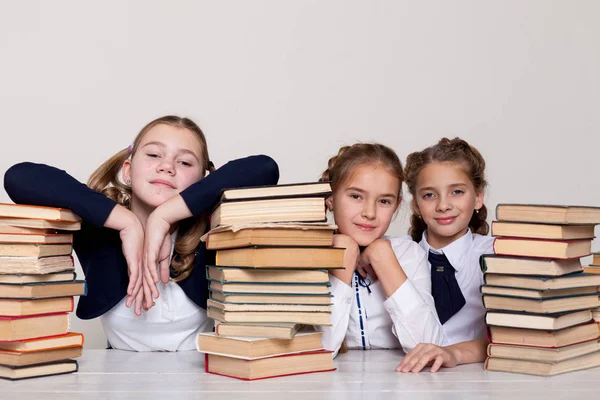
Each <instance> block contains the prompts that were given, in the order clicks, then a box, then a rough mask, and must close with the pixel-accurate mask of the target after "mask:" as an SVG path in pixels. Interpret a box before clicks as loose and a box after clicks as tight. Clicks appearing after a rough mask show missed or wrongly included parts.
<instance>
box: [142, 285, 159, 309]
mask: <svg viewBox="0 0 600 400" xmlns="http://www.w3.org/2000/svg"><path fill="white" fill-rule="evenodd" d="M143 281H144V282H143V285H142V290H141V292H143V294H144V301H143V304H144V308H145V309H146V310H149V309H150V308H152V306H153V305H154V299H155V298H156V297H158V296H156V297H152V290H151V288H150V283H149V282H148V280H147V279H144V280H143Z"/></svg>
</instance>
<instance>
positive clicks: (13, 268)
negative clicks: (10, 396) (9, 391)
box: [0, 204, 86, 380]
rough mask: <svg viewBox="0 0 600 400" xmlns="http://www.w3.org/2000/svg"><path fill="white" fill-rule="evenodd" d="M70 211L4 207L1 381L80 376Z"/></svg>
mask: <svg viewBox="0 0 600 400" xmlns="http://www.w3.org/2000/svg"><path fill="white" fill-rule="evenodd" d="M80 221H81V219H80V218H79V217H78V216H77V215H75V214H73V213H72V212H71V211H69V210H65V209H59V208H51V207H38V206H26V205H18V204H0V377H1V378H6V379H13V380H15V379H24V378H33V377H38V376H47V375H57V374H63V373H70V372H75V371H77V368H78V366H77V361H75V360H73V358H76V357H79V356H81V354H82V350H83V335H82V334H80V333H69V332H68V329H69V314H68V313H69V312H72V311H73V307H74V299H73V296H79V295H85V294H86V284H85V281H82V280H76V275H75V272H74V264H73V257H72V255H71V253H72V243H73V234H72V233H71V232H72V231H76V230H79V229H80V224H81V222H80Z"/></svg>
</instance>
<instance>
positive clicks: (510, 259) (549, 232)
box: [481, 204, 600, 375]
mask: <svg viewBox="0 0 600 400" xmlns="http://www.w3.org/2000/svg"><path fill="white" fill-rule="evenodd" d="M496 217H497V221H493V222H492V235H493V236H495V237H496V240H495V242H494V251H495V253H496V254H495V255H484V256H482V257H481V264H482V270H483V271H484V273H485V274H484V282H485V284H484V285H483V286H482V287H481V292H482V294H483V303H484V305H485V307H486V309H487V310H488V311H487V314H486V323H487V325H488V333H489V339H490V345H489V346H488V358H487V360H486V362H485V369H487V370H490V371H506V372H518V373H525V374H533V375H555V374H560V373H564V372H570V371H576V370H581V369H585V368H590V367H595V366H599V365H600V346H599V345H598V338H599V337H600V329H599V326H598V323H597V322H595V321H594V320H593V319H592V310H593V309H594V308H597V307H599V306H600V298H599V294H600V275H597V274H588V273H584V272H583V267H582V265H581V262H580V257H584V256H588V255H590V253H591V243H592V240H593V238H594V226H595V224H600V208H595V207H580V206H543V205H521V204H499V205H498V207H497V209H496Z"/></svg>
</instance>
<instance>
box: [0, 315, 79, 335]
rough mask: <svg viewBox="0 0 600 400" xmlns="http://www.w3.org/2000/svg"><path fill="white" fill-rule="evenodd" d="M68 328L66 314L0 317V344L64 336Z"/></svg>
mask: <svg viewBox="0 0 600 400" xmlns="http://www.w3.org/2000/svg"><path fill="white" fill-rule="evenodd" d="M68 328H69V314H67V313H57V314H44V315H32V316H23V317H0V342H12V341H15V340H26V339H34V338H38V337H43V336H56V335H64V334H65V333H67V330H68Z"/></svg>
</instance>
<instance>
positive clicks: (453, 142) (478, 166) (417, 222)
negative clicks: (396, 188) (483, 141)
mask: <svg viewBox="0 0 600 400" xmlns="http://www.w3.org/2000/svg"><path fill="white" fill-rule="evenodd" d="M434 162H453V163H457V164H459V165H460V166H461V167H462V168H463V169H464V171H465V173H466V174H467V176H468V177H469V179H470V180H471V183H472V184H473V186H474V187H475V191H476V192H479V191H483V190H484V189H485V187H486V186H487V181H486V180H485V160H484V159H483V157H482V156H481V153H479V151H478V150H477V149H476V148H475V147H473V146H471V145H470V144H469V143H467V142H466V141H464V140H462V139H460V138H454V139H448V138H442V139H440V141H439V142H438V143H437V144H436V145H434V146H431V147H428V148H426V149H425V150H423V151H417V152H414V153H411V154H409V155H408V157H406V166H405V168H404V173H405V175H406V184H407V186H408V191H409V192H410V194H411V195H412V197H413V200H412V201H413V207H412V208H413V214H412V217H411V219H410V229H409V231H408V233H409V234H410V236H411V237H412V238H413V240H414V241H416V242H418V241H420V240H421V237H422V236H423V232H425V230H426V229H427V224H425V221H424V220H423V218H421V216H420V215H418V214H416V213H415V212H414V210H415V209H416V207H415V205H416V197H415V196H416V190H417V179H418V177H419V173H420V172H421V170H423V168H424V167H425V166H426V165H428V164H430V163H434ZM486 218H487V208H486V207H485V204H484V205H482V207H481V208H480V209H479V210H474V211H473V216H472V217H471V220H470V221H469V228H470V229H471V232H473V233H478V234H480V235H487V233H488V231H489V225H488V223H487V221H486Z"/></svg>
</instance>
